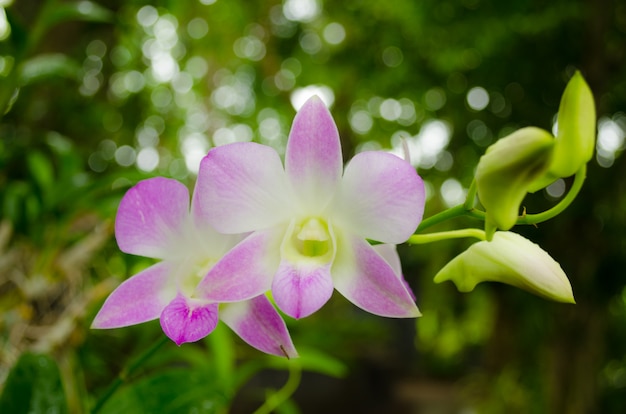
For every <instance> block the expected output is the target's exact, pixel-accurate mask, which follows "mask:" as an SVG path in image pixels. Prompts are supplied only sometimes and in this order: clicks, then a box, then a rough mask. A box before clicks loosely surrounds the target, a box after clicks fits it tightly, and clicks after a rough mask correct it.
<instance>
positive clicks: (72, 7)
mask: <svg viewBox="0 0 626 414" xmlns="http://www.w3.org/2000/svg"><path fill="white" fill-rule="evenodd" d="M49 4H50V7H48V10H46V15H45V17H44V20H43V21H42V24H43V25H44V26H45V27H47V28H50V27H52V26H54V25H56V24H58V23H61V22H66V21H72V20H80V21H87V22H103V23H106V22H110V21H112V20H113V16H114V15H113V13H112V12H111V11H110V10H108V9H105V8H104V7H102V6H100V5H99V4H96V3H94V2H92V1H87V0H85V1H78V2H75V3H58V2H49Z"/></svg>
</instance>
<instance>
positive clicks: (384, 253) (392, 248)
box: [372, 244, 416, 301]
mask: <svg viewBox="0 0 626 414" xmlns="http://www.w3.org/2000/svg"><path fill="white" fill-rule="evenodd" d="M372 247H373V248H374V250H376V253H378V254H379V255H380V256H381V257H382V258H383V259H385V261H386V262H387V263H389V266H391V268H392V269H393V272H394V273H395V274H396V276H398V277H399V278H400V280H402V283H404V287H406V290H408V291H409V294H410V295H411V298H412V299H413V300H414V301H415V299H416V297H415V293H413V289H411V286H409V283H408V282H407V281H406V279H405V278H404V275H403V274H402V263H401V262H400V256H398V250H397V249H396V245H395V244H377V245H375V246H372Z"/></svg>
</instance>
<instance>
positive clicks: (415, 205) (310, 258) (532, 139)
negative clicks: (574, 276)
mask: <svg viewBox="0 0 626 414" xmlns="http://www.w3.org/2000/svg"><path fill="white" fill-rule="evenodd" d="M594 125H595V113H594V107H593V98H592V96H591V92H590V90H589V88H588V87H587V85H586V83H585V81H584V80H583V78H582V76H581V75H580V74H579V73H576V74H575V75H574V77H573V78H572V80H571V81H570V83H569V85H568V86H567V89H566V91H565V93H564V95H563V100H562V101H561V107H560V109H559V115H558V133H557V136H556V137H553V136H552V135H551V134H550V133H548V132H547V131H544V130H541V129H539V128H535V127H528V128H523V129H520V130H519V131H516V132H514V133H513V134H511V135H509V136H508V137H505V138H502V139H501V140H499V141H498V142H496V143H495V144H494V145H492V146H491V147H490V148H488V149H487V151H486V153H485V155H484V156H483V157H482V158H481V159H480V161H479V163H478V167H477V170H476V176H475V180H474V184H473V189H474V190H471V191H470V194H469V195H468V200H467V201H466V203H465V204H464V205H462V206H459V207H457V208H452V209H450V211H444V212H441V213H439V214H437V215H435V216H433V217H431V218H429V219H426V220H424V221H422V216H423V213H424V204H425V190H424V183H423V181H422V179H421V178H420V176H419V175H418V174H417V172H416V171H415V169H414V168H413V167H412V166H411V165H410V164H409V162H407V161H406V160H404V159H401V158H399V157H397V156H395V155H392V154H390V153H387V152H383V151H370V152H362V153H359V154H357V155H356V156H354V157H353V158H352V160H350V162H348V163H347V165H346V166H345V168H344V165H343V157H342V153H341V144H340V139H339V134H338V131H337V127H336V125H335V122H334V120H333V119H332V116H331V115H330V112H329V111H328V109H327V108H326V106H325V105H324V103H323V102H322V101H321V100H320V99H319V98H317V97H313V98H311V99H309V100H308V101H307V102H306V103H305V104H304V106H303V107H302V108H301V109H300V110H299V111H298V113H297V115H296V117H295V119H294V122H293V126H292V129H291V132H290V134H289V139H288V142H287V148H286V153H285V157H284V163H283V161H281V158H280V157H279V155H278V153H277V152H276V151H275V150H274V149H273V148H271V147H268V146H265V145H261V144H257V143H252V142H246V143H233V144H228V145H223V146H220V147H216V148H213V149H212V150H211V151H209V153H208V154H207V156H206V157H205V158H204V159H203V160H202V162H201V164H200V170H199V173H198V179H197V181H196V184H195V189H194V192H193V195H192V197H191V200H190V196H189V192H188V190H187V188H186V187H185V186H184V185H183V184H181V183H179V182H178V181H175V180H172V179H167V178H160V177H157V178H152V179H148V180H144V181H141V182H139V183H138V184H136V185H135V186H134V187H132V188H131V189H130V190H128V192H127V193H126V195H125V196H124V197H123V199H122V201H121V202H120V206H119V209H118V213H117V217H116V222H115V235H116V239H117V242H118V245H119V247H120V249H121V250H122V251H123V252H125V253H130V254H135V255H140V256H145V257H149V258H153V259H157V260H159V262H158V263H156V264H154V265H152V266H151V267H148V268H147V269H145V270H143V271H142V272H140V273H138V274H136V275H134V276H132V277H131V278H130V279H128V280H126V281H124V282H123V283H122V284H121V285H120V286H119V287H118V288H117V289H116V290H114V291H113V292H112V293H111V295H110V296H109V297H108V298H107V300H106V301H105V303H104V305H103V306H102V308H101V310H100V311H99V313H98V314H97V315H96V317H95V320H94V322H93V327H94V328H117V327H124V326H129V325H134V324H138V323H143V322H147V321H150V320H154V319H159V321H160V323H161V327H162V329H163V331H164V332H165V334H166V335H167V336H168V337H169V338H171V339H172V340H173V341H174V342H175V343H176V344H178V345H181V344H182V343H185V342H194V341H197V340H199V339H201V338H203V337H205V336H207V335H208V334H210V333H211V332H212V331H213V329H215V327H216V325H217V323H218V321H219V320H221V321H222V322H224V323H225V324H226V325H228V326H229V327H230V328H231V329H232V330H233V331H234V332H236V333H237V334H238V335H239V336H240V337H241V338H242V339H243V340H244V341H246V342H247V343H249V344H250V345H252V346H254V347H256V348H257V349H259V350H261V351H263V352H266V353H269V354H273V355H279V356H287V357H288V358H291V357H295V356H297V352H296V349H295V347H294V345H293V342H292V340H291V338H290V335H289V332H288V331H287V327H286V324H285V322H284V319H283V315H287V316H289V317H292V318H295V319H300V318H304V317H307V316H309V315H311V314H312V313H314V312H316V311H317V310H319V309H320V308H321V307H322V306H324V304H325V303H326V302H327V301H328V300H329V299H330V297H331V296H332V294H333V292H334V291H335V290H336V291H338V292H339V293H340V294H341V295H343V296H344V297H345V298H347V299H348V300H349V301H351V302H352V303H353V304H355V305H356V306H358V307H360V308H362V309H363V310H365V311H368V312H370V313H373V314H376V315H380V316H384V317H396V318H413V317H418V316H420V312H419V310H418V308H417V306H416V304H415V295H414V294H413V292H412V291H411V289H410V288H409V286H408V284H407V283H406V281H405V280H404V277H403V275H402V269H401V264H400V258H399V256H398V254H397V252H396V248H395V246H396V245H397V244H400V243H404V242H406V241H408V242H409V243H427V242H431V241H437V240H443V239H446V238H453V237H466V236H475V237H478V238H479V239H481V241H480V242H478V243H475V244H474V245H472V246H471V247H470V248H469V249H468V250H467V251H465V252H463V253H462V254H460V255H459V256H458V257H456V258H455V259H453V260H452V261H451V262H449V263H448V264H447V265H446V266H445V267H444V268H443V269H442V270H441V271H440V272H439V273H438V274H437V275H436V277H435V282H441V281H445V280H452V281H453V282H455V283H456V285H457V287H458V289H459V290H461V291H470V290H472V289H473V288H474V286H475V285H476V284H477V283H480V282H482V281H498V282H503V283H508V284H510V285H513V286H516V287H519V288H522V289H526V290H529V291H531V292H533V293H536V294H538V295H541V296H543V297H546V298H548V299H553V300H557V301H563V302H574V299H573V294H572V289H571V286H570V284H569V281H568V279H567V277H566V276H565V273H564V272H563V270H562V269H561V267H560V266H559V264H558V263H557V262H556V261H554V260H553V259H552V258H551V257H550V256H549V255H548V254H547V253H546V252H545V251H543V250H542V249H541V248H540V247H539V246H537V245H536V244H534V243H532V242H531V241H529V240H527V239H525V238H523V237H521V236H519V235H517V234H515V233H512V232H510V231H508V230H510V229H511V228H512V227H513V226H515V225H516V224H522V223H521V222H520V217H519V209H520V205H521V203H522V201H523V199H524V197H525V196H526V194H527V193H528V192H532V191H536V190H538V189H540V188H543V187H545V186H547V185H549V184H550V183H551V182H552V181H554V180H556V179H557V178H560V177H566V176H570V175H572V174H576V175H577V176H579V175H582V178H584V166H585V164H586V162H587V161H589V159H590V158H591V156H592V151H593V146H594ZM577 182H578V183H582V180H578V181H577ZM476 193H477V194H478V198H479V200H480V203H481V204H482V206H483V207H484V211H482V210H480V209H479V208H478V207H475V206H474V198H475V195H476ZM573 195H574V196H575V194H573ZM571 199H573V197H569V201H568V203H569V202H571ZM562 208H564V206H563V207H562ZM462 214H469V215H473V216H475V217H479V218H482V219H484V220H485V230H484V231H483V230H480V229H461V230H458V231H451V232H441V233H429V234H422V232H423V230H424V229H425V228H426V227H430V225H433V224H436V223H438V222H441V221H443V220H444V219H449V218H452V217H454V216H455V215H462ZM556 214H558V213H556ZM553 215H555V214H551V216H553ZM526 222H527V223H530V224H532V222H531V221H528V220H526ZM420 223H421V225H420ZM498 230H500V231H498ZM372 242H375V243H372ZM270 293H271V294H270ZM270 298H271V299H270ZM279 311H280V312H279Z"/></svg>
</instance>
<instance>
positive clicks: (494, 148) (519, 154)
mask: <svg viewBox="0 0 626 414" xmlns="http://www.w3.org/2000/svg"><path fill="white" fill-rule="evenodd" d="M554 142H555V141H554V138H553V137H552V135H550V134H549V133H548V132H546V131H544V130H542V129H539V128H535V127H527V128H522V129H520V130H518V131H515V132H514V133H512V134H511V135H509V136H507V137H504V138H502V139H500V140H498V141H497V142H496V143H495V144H493V145H491V146H490V147H489V148H488V149H487V151H486V152H485V154H484V155H483V156H482V157H481V158H480V161H479V162H478V167H477V169H476V186H477V190H478V197H479V198H480V202H481V203H482V204H483V206H484V207H485V209H486V211H487V223H488V224H491V225H494V226H495V227H498V228H499V229H501V230H508V229H510V228H511V227H513V226H514V225H515V222H516V220H517V216H518V214H519V207H520V204H521V203H522V200H523V199H524V197H525V196H526V193H527V192H528V188H529V186H531V185H532V183H533V182H534V181H535V180H537V178H539V177H541V176H543V175H544V174H545V172H546V171H547V169H548V167H549V165H550V159H551V156H552V149H553V145H554Z"/></svg>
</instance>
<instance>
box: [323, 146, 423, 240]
mask: <svg viewBox="0 0 626 414" xmlns="http://www.w3.org/2000/svg"><path fill="white" fill-rule="evenodd" d="M424 202H425V193H424V183H423V182H422V179H421V178H420V177H419V175H417V172H416V171H415V169H414V168H413V167H412V166H411V164H409V163H408V162H406V161H404V160H402V159H401V158H398V157H397V156H395V155H393V154H389V153H385V152H373V151H370V152H362V153H360V154H357V155H356V156H355V157H354V158H353V159H352V160H351V161H350V163H349V164H348V165H347V166H346V170H345V172H344V176H343V181H342V184H341V190H340V193H339V196H338V199H337V201H336V203H337V204H336V208H337V212H336V216H335V222H337V223H341V225H342V226H344V228H347V229H349V230H350V231H351V232H352V233H354V234H358V235H360V236H362V237H363V238H367V239H372V240H377V241H382V242H385V243H393V244H398V243H402V242H404V241H406V240H407V239H408V238H409V236H411V234H413V232H414V231H415V229H416V228H417V225H418V224H419V223H420V221H421V220H422V215H423V213H424Z"/></svg>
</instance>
